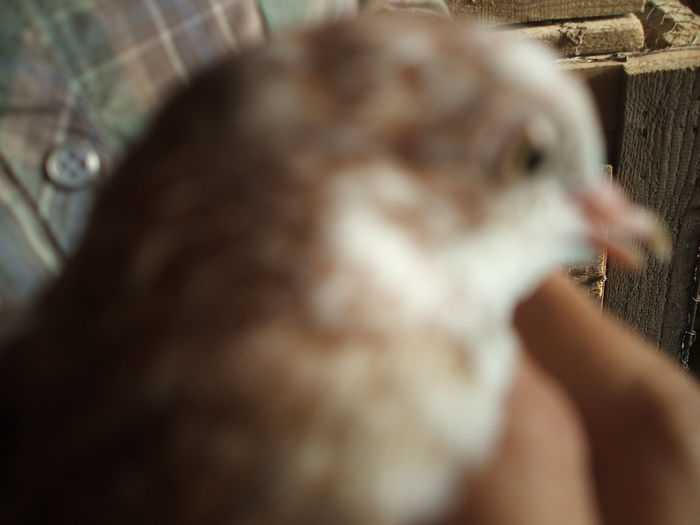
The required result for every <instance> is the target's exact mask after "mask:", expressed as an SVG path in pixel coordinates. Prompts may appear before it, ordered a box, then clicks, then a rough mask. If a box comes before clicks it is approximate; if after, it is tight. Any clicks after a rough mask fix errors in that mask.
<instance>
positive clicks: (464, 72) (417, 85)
mask: <svg viewBox="0 0 700 525" xmlns="http://www.w3.org/2000/svg"><path fill="white" fill-rule="evenodd" d="M253 56H254V60H252V61H250V62H249V63H247V64H244V66H243V68H242V69H243V70H245V71H246V72H247V74H249V78H250V79H253V80H254V82H252V83H251V84H250V85H251V86H254V88H251V89H249V90H248V92H247V93H248V95H247V97H246V102H245V103H244V104H243V106H244V110H243V111H242V113H241V122H244V123H245V124H244V127H245V130H246V131H245V135H246V136H247V137H248V138H256V141H263V139H264V141H265V142H267V144H268V145H269V149H268V151H267V153H268V154H269V156H270V157H271V158H278V159H280V161H279V162H280V164H282V163H284V164H285V166H286V167H287V168H288V169H290V170H291V173H294V174H295V176H296V177H297V178H298V179H299V180H306V181H307V182H308V181H311V182H310V183H312V184H316V185H327V186H328V187H330V188H331V190H329V192H327V193H325V194H324V196H323V202H324V203H325V205H326V208H325V210H326V212H327V213H328V214H329V215H328V216H329V217H331V216H332V217H335V219H334V220H331V221H324V223H326V222H328V223H329V224H331V225H333V224H335V225H338V224H341V223H342V224H343V226H338V227H336V228H335V229H334V230H333V229H332V228H333V226H329V227H328V229H331V230H332V231H331V233H328V232H326V233H327V235H326V240H328V239H330V241H328V243H327V244H331V245H333V247H334V249H335V250H336V252H337V253H336V254H338V253H340V254H341V256H340V257H341V258H344V259H345V260H352V261H353V264H354V266H353V272H354V273H358V271H359V269H361V268H364V273H365V274H372V273H375V274H377V273H380V274H381V273H382V272H383V274H385V275H384V278H383V281H382V279H376V282H377V283H378V284H379V287H382V286H383V287H384V288H391V289H393V291H394V292H396V293H395V295H401V293H403V291H404V290H405V288H406V284H407V282H410V283H411V284H412V286H416V287H418V288H420V286H419V285H418V282H419V281H425V280H426V278H425V276H426V275H428V274H430V273H431V272H437V273H445V274H446V275H452V273H451V272H453V271H454V275H453V277H454V279H456V281H460V279H461V281H462V282H464V283H465V284H464V286H463V287H464V288H465V290H466V289H471V290H475V289H480V290H481V294H482V295H489V294H490V295H493V291H494V290H498V289H501V288H503V289H507V290H508V291H507V292H506V291H504V292H503V293H502V294H500V295H502V296H503V299H499V300H497V301H496V302H497V303H499V304H502V305H503V308H502V309H503V310H504V311H505V310H507V309H508V307H507V306H505V305H509V306H512V304H513V302H514V300H516V299H517V298H519V297H522V296H523V295H524V294H526V293H527V292H528V291H530V290H531V289H532V288H533V287H534V286H535V285H536V284H537V283H538V282H539V280H541V278H543V277H544V276H545V275H546V274H547V273H548V272H550V271H552V270H553V269H555V268H556V267H558V266H560V265H563V264H567V263H577V262H583V261H584V260H586V259H588V258H592V257H593V255H594V254H595V253H596V250H597V249H599V248H606V249H608V250H609V253H610V254H611V255H612V256H613V258H616V259H617V260H618V261H619V262H621V263H622V264H624V265H627V266H635V265H637V264H639V263H640V262H641V255H640V252H639V249H638V248H635V246H636V243H638V242H641V243H644V244H646V245H647V246H648V247H649V248H651V250H652V251H653V252H654V253H655V254H656V255H658V256H659V257H660V258H662V259H664V258H667V257H668V255H669V252H670V246H669V242H668V239H667V237H666V234H665V232H664V229H663V228H662V227H661V226H660V223H659V222H658V220H657V219H656V218H655V216H654V215H653V214H652V213H649V212H647V211H645V210H642V209H641V208H639V207H637V206H635V205H634V204H632V203H631V202H630V201H629V200H628V199H627V198H626V197H625V196H624V193H623V192H622V191H621V190H620V189H619V188H618V187H617V186H616V185H615V184H614V183H612V182H611V181H610V180H608V179H607V178H606V177H605V175H604V174H603V170H602V165H603V164H604V159H605V152H604V146H603V140H602V132H601V127H600V124H599V122H598V120H597V117H596V112H595V109H594V105H593V103H592V100H591V97H590V95H589V93H588V91H587V89H586V88H585V87H584V85H583V83H582V82H581V81H580V80H578V79H576V78H574V77H573V76H571V75H569V74H567V73H565V72H563V71H561V70H559V69H558V68H557V67H556V65H555V58H556V57H555V56H554V54H553V53H551V52H550V51H548V50H547V49H546V48H545V47H544V46H542V45H539V44H536V43H534V42H530V41H526V40H523V39H519V38H516V37H513V36H510V35H508V34H507V33H494V32H493V31H490V30H487V29H483V28H480V27H475V26H472V25H467V26H455V24H454V23H453V22H451V21H448V20H443V19H438V18H426V17H411V16H395V15H392V16H386V17H381V16H380V17H375V18H373V19H366V20H364V21H363V23H361V24H341V25H334V26H328V27H324V28H320V29H314V30H312V31H310V32H306V33H302V34H300V35H295V36H292V37H289V38H286V39H281V40H280V41H278V42H276V43H273V44H272V45H271V46H269V47H267V48H266V49H264V50H263V51H261V52H259V53H257V54H255V53H253ZM339 209H342V210H344V211H342V212H339V211H338V210H339ZM328 210H330V211H328ZM349 210H353V211H349ZM351 215H352V217H353V219H352V220H356V222H357V224H354V225H353V226H349V225H348V223H350V222H352V220H350V219H348V217H350V216H351ZM370 215H372V216H373V219H372V220H369V219H368V218H367V217H369V216H370ZM339 217H340V218H339ZM360 218H362V219H360ZM362 221H364V223H363V226H362V227H360V223H361V222H362ZM380 224H383V225H392V226H391V228H390V229H391V231H392V232H393V233H392V234H390V232H389V230H386V231H384V230H382V228H381V227H380V226H379V225H380ZM394 226H396V228H394ZM379 231H383V236H382V235H377V232H379ZM394 234H396V235H399V236H400V237H401V238H402V239H404V240H406V239H410V240H406V242H403V241H402V242H403V244H402V243H395V244H396V246H398V245H401V246H403V248H405V249H403V248H402V249H398V248H397V247H395V249H392V248H389V247H391V246H393V245H392V242H391V241H389V239H390V238H391V236H392V235H394ZM375 237H376V239H375ZM360 239H365V240H364V241H362V240H360ZM373 239H374V240H373ZM411 243H413V244H412V245H413V249H412V250H408V248H407V246H408V245H409V244H411ZM409 252H410V253H411V254H413V256H412V257H413V259H414V260H418V259H421V260H422V261H423V263H421V264H420V265H416V266H415V267H414V268H413V271H412V272H408V271H407V272H404V273H402V272H401V271H397V268H402V267H405V261H406V260H407V259H411V257H409V256H408V255H409ZM421 252H422V253H423V256H419V254H420V253H421ZM382 268H383V270H382ZM456 268H459V269H456ZM353 272H350V271H348V272H347V273H348V274H350V273H353ZM359 273H363V272H361V271H360V272H359ZM458 275H460V276H468V277H465V278H461V277H458ZM428 281H429V280H428ZM456 281H455V282H456ZM370 282H373V281H372V280H370ZM389 283H391V284H389ZM432 285H435V286H434V287H437V288H439V286H437V285H436V283H432ZM447 286H448V285H444V286H443V288H444V287H447ZM347 287H348V288H349V289H353V290H355V291H356V290H357V289H358V288H357V286H356V285H349V284H348V285H347ZM426 287H428V285H426ZM348 293H349V292H348ZM464 293H467V292H464ZM327 295H329V296H334V297H335V296H339V295H342V294H338V289H333V293H329V294H327ZM496 295H499V294H498V293H497V294H496ZM506 297H507V298H508V299H506ZM436 302H437V300H436ZM324 305H325V306H324V308H323V309H324V311H328V309H327V308H326V307H327V306H328V305H327V304H325V303H324ZM435 306H436V304H432V306H431V307H435ZM330 310H332V309H330ZM341 317H342V316H341ZM343 318H345V319H346V317H343Z"/></svg>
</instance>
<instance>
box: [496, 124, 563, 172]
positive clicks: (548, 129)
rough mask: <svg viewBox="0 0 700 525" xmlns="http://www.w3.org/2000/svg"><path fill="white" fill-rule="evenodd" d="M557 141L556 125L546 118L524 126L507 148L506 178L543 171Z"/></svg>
mask: <svg viewBox="0 0 700 525" xmlns="http://www.w3.org/2000/svg"><path fill="white" fill-rule="evenodd" d="M555 143H556V132H555V130H554V127H553V126H552V124H551V123H550V122H549V121H547V120H545V119H544V118H542V117H539V118H536V119H533V120H531V121H530V122H528V123H527V124H526V125H524V126H522V127H521V128H520V129H519V130H518V131H517V132H516V133H515V134H514V136H513V137H512V138H511V141H510V144H511V145H510V147H508V148H506V150H505V158H504V159H503V161H504V163H505V164H504V168H505V172H506V178H519V177H523V176H524V177H533V176H537V175H538V174H539V173H541V172H542V167H543V166H544V164H545V163H546V162H547V158H548V156H549V154H550V153H551V152H552V150H553V147H554V144H555Z"/></svg>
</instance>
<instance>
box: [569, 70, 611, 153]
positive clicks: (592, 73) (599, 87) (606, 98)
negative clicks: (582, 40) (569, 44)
mask: <svg viewBox="0 0 700 525" xmlns="http://www.w3.org/2000/svg"><path fill="white" fill-rule="evenodd" d="M559 64H560V65H561V67H563V68H564V69H567V70H569V71H571V72H573V73H574V74H577V75H580V76H581V77H582V78H583V79H584V80H585V81H586V83H587V84H588V87H589V88H590V89H591V92H592V93H593V98H594V100H595V103H596V107H597V109H598V117H599V118H600V121H601V123H602V125H603V132H604V133H605V144H606V147H607V150H608V162H609V163H611V164H613V165H617V159H618V154H619V146H620V135H621V131H622V116H623V94H624V92H623V80H624V70H623V67H624V62H622V61H620V60H617V59H615V58H611V59H607V60H599V59H590V60H581V59H575V60H562V61H560V62H559Z"/></svg>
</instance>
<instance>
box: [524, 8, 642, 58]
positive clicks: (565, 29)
mask: <svg viewBox="0 0 700 525" xmlns="http://www.w3.org/2000/svg"><path fill="white" fill-rule="evenodd" d="M513 32H515V33H517V34H520V35H523V36H526V37H529V38H533V39H535V40H539V41H540V42H544V43H546V44H548V45H550V46H552V47H553V48H554V49H555V50H556V51H557V52H558V53H559V54H560V55H561V56H564V57H573V56H585V55H604V54H613V53H622V52H629V51H639V50H641V49H643V48H644V27H643V26H642V22H641V21H640V20H639V18H637V17H636V16H634V15H625V16H616V17H611V18H594V19H590V20H579V21H566V22H559V23H555V24H544V25H533V26H522V27H518V28H517V29H514V30H513Z"/></svg>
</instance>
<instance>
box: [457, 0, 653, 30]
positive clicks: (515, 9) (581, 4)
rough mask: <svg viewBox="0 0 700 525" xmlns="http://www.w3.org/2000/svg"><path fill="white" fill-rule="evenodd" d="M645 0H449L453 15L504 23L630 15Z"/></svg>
mask: <svg viewBox="0 0 700 525" xmlns="http://www.w3.org/2000/svg"><path fill="white" fill-rule="evenodd" d="M643 5H644V0H447V6H448V8H449V9H450V12H451V13H452V15H453V16H455V17H457V18H460V17H471V18H474V17H475V18H479V19H486V20H494V19H495V20H497V21H499V22H501V23H509V24H513V23H522V22H543V21H547V20H566V19H570V18H594V17H602V16H615V15H626V14H629V13H636V12H640V11H641V10H642V7H643Z"/></svg>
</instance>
